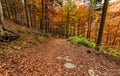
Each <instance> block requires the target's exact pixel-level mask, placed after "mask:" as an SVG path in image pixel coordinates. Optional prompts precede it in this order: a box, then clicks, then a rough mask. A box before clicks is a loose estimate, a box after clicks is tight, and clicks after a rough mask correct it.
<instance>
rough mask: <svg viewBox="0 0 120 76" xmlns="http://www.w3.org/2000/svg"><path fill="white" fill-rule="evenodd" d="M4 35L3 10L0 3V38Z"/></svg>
mask: <svg viewBox="0 0 120 76" xmlns="http://www.w3.org/2000/svg"><path fill="white" fill-rule="evenodd" d="M3 35H4V31H3V9H2V4H1V1H0V36H3Z"/></svg>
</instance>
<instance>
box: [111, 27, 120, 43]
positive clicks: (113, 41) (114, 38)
mask: <svg viewBox="0 0 120 76" xmlns="http://www.w3.org/2000/svg"><path fill="white" fill-rule="evenodd" d="M119 27H120V25H118V28H117V29H116V33H115V36H114V39H113V42H112V45H115V41H116V38H117V34H118V30H119Z"/></svg>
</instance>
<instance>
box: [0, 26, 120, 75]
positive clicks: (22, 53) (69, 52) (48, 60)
mask: <svg viewBox="0 0 120 76" xmlns="http://www.w3.org/2000/svg"><path fill="white" fill-rule="evenodd" d="M11 27H15V28H21V29H24V30H27V29H26V28H24V27H22V26H17V25H16V26H11ZM23 36H24V35H23ZM14 43H15V42H14ZM22 43H23V44H24V47H23V48H21V49H20V50H19V51H16V50H13V49H8V50H7V51H6V52H4V53H1V54H0V76H120V64H118V63H117V62H116V61H114V60H112V59H111V58H108V57H106V56H104V55H103V54H96V53H95V52H94V51H91V50H90V49H87V48H85V47H77V46H75V45H73V44H71V43H70V42H69V41H67V40H66V39H61V38H51V39H49V40H48V41H46V42H44V43H41V42H38V41H37V40H36V39H35V38H34V36H33V35H32V33H31V32H30V31H29V36H28V37H24V40H23V42H22ZM10 50H11V51H10Z"/></svg>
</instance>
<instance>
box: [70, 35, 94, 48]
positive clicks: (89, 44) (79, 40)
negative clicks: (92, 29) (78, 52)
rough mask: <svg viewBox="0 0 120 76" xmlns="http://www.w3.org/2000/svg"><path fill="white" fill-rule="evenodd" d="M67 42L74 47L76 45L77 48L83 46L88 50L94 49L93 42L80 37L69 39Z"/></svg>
mask: <svg viewBox="0 0 120 76" xmlns="http://www.w3.org/2000/svg"><path fill="white" fill-rule="evenodd" d="M68 41H70V42H72V43H73V44H74V45H78V46H85V47H88V48H94V47H95V43H94V42H93V41H91V40H89V39H87V38H85V37H83V36H82V35H80V36H72V37H69V38H68Z"/></svg>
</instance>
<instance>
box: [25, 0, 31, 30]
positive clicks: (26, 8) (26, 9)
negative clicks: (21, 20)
mask: <svg viewBox="0 0 120 76" xmlns="http://www.w3.org/2000/svg"><path fill="white" fill-rule="evenodd" d="M24 5H25V14H26V21H27V23H26V24H27V27H28V28H30V27H31V26H30V19H29V13H28V4H27V1H26V0H24Z"/></svg>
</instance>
